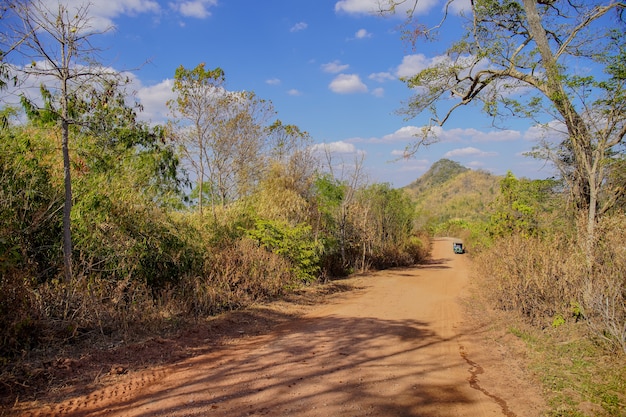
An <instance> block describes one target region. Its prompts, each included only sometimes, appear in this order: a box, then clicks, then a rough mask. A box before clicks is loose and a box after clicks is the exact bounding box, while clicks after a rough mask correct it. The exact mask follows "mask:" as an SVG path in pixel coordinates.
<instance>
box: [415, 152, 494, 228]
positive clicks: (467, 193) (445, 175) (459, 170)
mask: <svg viewBox="0 0 626 417" xmlns="http://www.w3.org/2000/svg"><path fill="white" fill-rule="evenodd" d="M501 179H502V177H500V176H497V175H493V174H490V173H488V172H486V171H474V170H471V169H469V168H466V167H464V166H462V165H460V164H459V163H457V162H454V161H450V160H448V159H442V160H440V161H437V162H436V163H435V164H433V166H432V167H431V168H430V169H429V170H428V171H427V172H426V173H425V174H424V175H422V176H421V177H420V178H418V179H417V180H416V181H414V182H413V183H411V184H409V185H408V186H406V187H405V190H406V191H407V192H408V193H409V195H411V197H412V198H413V199H414V201H415V202H416V204H417V212H418V215H419V220H418V223H419V224H418V226H419V227H432V226H437V225H440V224H442V223H445V222H447V221H449V220H452V219H460V220H465V221H468V222H477V221H483V220H487V218H488V215H489V214H488V211H489V206H490V205H491V203H492V202H493V200H494V199H495V197H496V196H497V194H498V190H499V186H500V180H501Z"/></svg>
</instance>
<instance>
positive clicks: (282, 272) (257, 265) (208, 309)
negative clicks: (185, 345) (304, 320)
mask: <svg viewBox="0 0 626 417" xmlns="http://www.w3.org/2000/svg"><path fill="white" fill-rule="evenodd" d="M205 265H206V266H205V272H204V276H203V277H198V276H195V277H186V278H184V279H183V280H182V281H181V282H180V283H179V284H178V286H177V288H176V290H175V291H176V293H177V295H176V296H175V298H176V300H177V301H176V302H177V303H178V306H179V307H178V308H180V309H182V310H183V311H184V312H186V313H191V314H193V315H194V316H195V317H198V316H204V315H211V314H217V313H220V312H223V311H225V310H232V309H236V308H240V307H244V306H247V305H249V304H251V303H252V302H254V301H257V300H264V299H269V298H272V297H276V296H278V295H280V294H281V293H282V292H283V291H284V290H285V289H286V288H288V287H289V286H290V285H292V284H293V278H292V276H293V275H292V273H291V265H290V264H289V263H288V262H287V261H286V260H285V259H284V258H282V257H280V256H279V255H276V254H274V253H272V252H269V251H267V250H265V249H264V248H262V247H260V246H259V245H258V244H257V243H256V242H254V241H253V240H251V239H248V238H241V239H239V240H237V241H236V242H234V244H233V245H229V246H226V247H223V248H216V249H215V252H214V253H212V254H211V255H210V257H208V259H207V260H206V262H205Z"/></svg>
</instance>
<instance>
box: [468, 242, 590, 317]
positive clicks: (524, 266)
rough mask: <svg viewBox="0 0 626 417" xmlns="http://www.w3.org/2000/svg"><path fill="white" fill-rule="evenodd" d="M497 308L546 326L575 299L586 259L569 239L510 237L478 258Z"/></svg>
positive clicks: (567, 309)
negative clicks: (515, 312) (513, 312)
mask: <svg viewBox="0 0 626 417" xmlns="http://www.w3.org/2000/svg"><path fill="white" fill-rule="evenodd" d="M476 265H477V267H478V269H479V271H481V273H482V274H483V275H484V276H485V278H486V279H487V281H488V283H487V285H486V288H487V289H488V291H490V292H491V294H490V295H491V298H492V300H493V301H494V302H495V304H496V306H498V307H499V308H501V309H503V310H515V311H518V312H520V313H521V314H522V315H524V316H525V317H527V318H528V319H529V320H530V321H531V322H532V323H534V324H538V325H541V326H545V325H547V324H549V323H550V322H551V321H552V320H553V319H554V317H555V316H556V315H563V314H565V315H566V316H567V315H568V314H569V311H571V310H572V303H576V302H577V300H578V298H579V289H580V285H581V278H582V274H581V272H582V269H583V268H584V256H583V254H582V252H581V251H580V250H578V248H577V246H576V245H574V244H572V242H571V240H570V239H568V238H567V237H564V236H563V237H560V238H559V237H554V238H550V239H548V238H539V237H531V238H525V237H520V236H511V237H508V238H501V239H498V240H496V241H495V242H494V244H493V246H491V248H490V249H488V250H485V251H483V252H481V253H480V254H478V255H477V256H476Z"/></svg>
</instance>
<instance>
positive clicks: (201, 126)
mask: <svg viewBox="0 0 626 417" xmlns="http://www.w3.org/2000/svg"><path fill="white" fill-rule="evenodd" d="M224 81H225V75H224V71H223V70H222V69H221V68H215V69H213V70H206V69H205V64H204V63H201V64H198V65H197V66H196V67H195V68H194V69H191V70H190V69H186V68H185V67H183V66H182V65H181V66H180V67H178V68H177V69H176V73H175V75H174V87H173V91H174V92H175V93H176V94H177V97H176V99H174V100H171V101H169V102H168V106H169V108H170V111H171V112H172V114H173V116H174V117H175V118H176V122H175V124H176V127H175V129H173V134H174V139H175V141H176V142H177V143H178V144H179V148H180V150H181V151H182V153H183V156H184V157H185V160H186V161H187V164H189V165H190V166H191V168H192V170H193V171H194V173H195V175H196V180H197V182H198V211H199V213H200V215H202V208H203V199H204V194H205V189H204V180H205V179H206V178H207V174H208V170H209V169H210V166H207V165H208V161H207V158H206V152H207V147H208V146H210V145H209V142H210V140H211V135H212V132H213V129H214V126H215V111H216V102H218V101H219V100H220V97H221V96H222V95H223V94H225V90H224V89H223V84H224ZM212 191H213V190H211V192H212ZM213 200H214V199H211V201H212V203H213Z"/></svg>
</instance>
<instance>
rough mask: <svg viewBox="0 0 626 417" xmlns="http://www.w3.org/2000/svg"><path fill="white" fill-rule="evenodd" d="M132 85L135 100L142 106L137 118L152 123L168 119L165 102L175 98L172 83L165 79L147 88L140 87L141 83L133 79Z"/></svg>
mask: <svg viewBox="0 0 626 417" xmlns="http://www.w3.org/2000/svg"><path fill="white" fill-rule="evenodd" d="M134 83H135V90H136V91H137V98H138V99H139V101H140V102H141V104H142V106H143V111H142V112H141V113H139V118H140V119H142V120H144V121H148V122H152V123H163V122H165V121H166V120H167V119H168V117H169V109H168V108H167V101H168V100H170V99H174V98H175V94H174V92H173V91H172V87H173V86H174V81H173V80H171V79H167V80H163V81H161V82H160V83H158V84H155V85H152V86H148V87H145V86H143V85H141V82H140V81H139V80H137V79H135V81H134Z"/></svg>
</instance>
